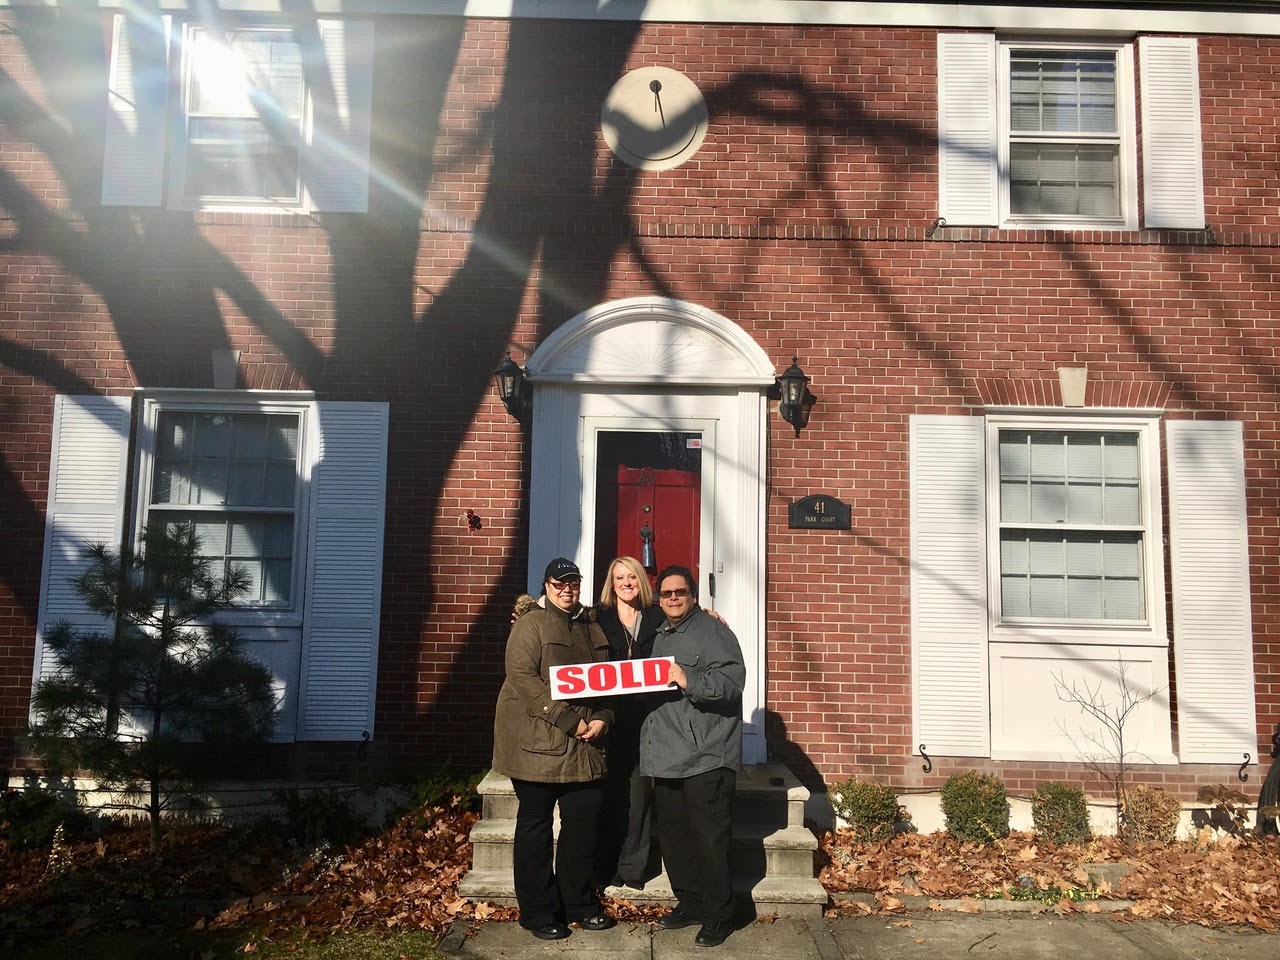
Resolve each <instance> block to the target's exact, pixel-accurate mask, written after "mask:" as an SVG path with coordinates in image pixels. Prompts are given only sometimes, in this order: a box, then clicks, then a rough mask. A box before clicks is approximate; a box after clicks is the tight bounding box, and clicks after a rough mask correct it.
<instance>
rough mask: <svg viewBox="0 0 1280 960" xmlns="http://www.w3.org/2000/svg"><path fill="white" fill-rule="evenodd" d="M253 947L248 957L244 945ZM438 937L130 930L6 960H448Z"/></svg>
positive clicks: (24, 947)
mask: <svg viewBox="0 0 1280 960" xmlns="http://www.w3.org/2000/svg"><path fill="white" fill-rule="evenodd" d="M246 944H252V945H254V946H256V947H257V949H256V951H255V950H253V949H252V948H251V949H250V952H249V953H248V954H246V953H245V945H246ZM435 945H436V937H435V934H433V933H430V932H428V931H426V930H415V931H385V932H384V931H378V932H373V931H368V930H362V931H353V932H338V933H334V934H332V935H330V936H327V937H326V939H324V940H321V941H310V940H303V939H301V938H300V937H297V936H291V937H288V938H286V939H279V938H277V939H272V940H267V939H266V938H264V937H260V936H255V935H252V934H249V933H246V932H245V931H243V930H200V931H191V932H187V933H181V934H174V933H171V932H162V931H146V930H126V931H119V932H111V933H106V932H99V933H87V934H84V935H82V936H78V937H74V938H69V939H61V938H60V939H57V940H48V941H45V942H44V943H24V944H21V945H17V946H15V947H14V948H13V950H12V952H9V951H5V956H6V958H7V960H67V958H68V957H86V958H93V960H231V958H233V957H234V958H236V960H244V958H245V957H246V956H249V957H261V958H262V960H276V958H283V957H288V958H290V960H444V955H443V954H441V953H439V952H438V951H437V950H436V948H435Z"/></svg>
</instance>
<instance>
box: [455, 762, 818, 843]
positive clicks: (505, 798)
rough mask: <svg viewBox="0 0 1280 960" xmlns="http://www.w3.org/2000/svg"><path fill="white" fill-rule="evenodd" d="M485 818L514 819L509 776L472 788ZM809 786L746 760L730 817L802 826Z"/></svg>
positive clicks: (778, 768) (776, 766)
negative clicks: (477, 795)
mask: <svg viewBox="0 0 1280 960" xmlns="http://www.w3.org/2000/svg"><path fill="white" fill-rule="evenodd" d="M476 789H477V792H479V794H480V798H481V801H482V804H483V806H482V808H481V815H482V816H483V817H484V819H486V820H514V819H515V816H516V808H517V807H518V806H519V802H518V801H517V799H516V792H515V788H514V787H512V785H511V779H510V778H509V777H504V776H503V775H502V774H500V773H494V772H493V771H492V770H490V771H489V772H488V773H487V774H485V777H484V779H483V780H482V781H480V785H479V787H477V788H476ZM808 799H809V789H808V787H806V786H804V785H803V784H802V783H801V782H800V781H799V780H797V779H796V778H795V775H794V774H793V773H792V772H791V771H790V770H788V769H787V768H786V767H785V766H783V765H782V764H780V763H760V764H749V765H747V766H746V767H744V768H743V770H742V772H741V773H740V774H738V778H737V786H736V788H735V790H734V794H733V819H734V820H736V821H738V822H739V823H769V824H776V825H779V826H780V825H782V824H786V825H787V826H789V827H802V826H804V805H805V802H806V801H807V800H808Z"/></svg>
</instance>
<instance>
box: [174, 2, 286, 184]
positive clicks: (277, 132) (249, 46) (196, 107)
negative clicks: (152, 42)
mask: <svg viewBox="0 0 1280 960" xmlns="http://www.w3.org/2000/svg"><path fill="white" fill-rule="evenodd" d="M185 50H186V54H187V55H186V60H185V63H184V77H183V97H184V104H185V109H184V110H183V123H184V126H185V131H184V133H185V136H184V143H183V147H184V163H183V169H182V193H183V196H184V197H186V198H188V199H194V200H271V201H277V202H282V203H286V204H297V203H299V202H301V199H302V194H301V188H300V184H299V166H298V162H299V157H300V155H301V146H302V143H303V140H304V132H305V131H304V128H303V125H304V123H305V119H306V116H305V112H304V108H305V105H306V87H305V84H304V82H303V71H302V50H301V47H300V46H299V44H298V41H297V40H296V39H295V37H294V34H293V31H291V30H279V29H276V30H263V29H242V30H227V31H224V30H219V29H216V28H213V27H209V26H204V25H191V26H189V27H188V28H187V37H186V43H185Z"/></svg>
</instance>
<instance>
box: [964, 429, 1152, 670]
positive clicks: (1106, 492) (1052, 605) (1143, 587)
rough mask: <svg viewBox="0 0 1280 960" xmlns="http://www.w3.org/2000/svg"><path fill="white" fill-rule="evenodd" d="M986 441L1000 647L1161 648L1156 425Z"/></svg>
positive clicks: (1032, 432) (1018, 433)
mask: <svg viewBox="0 0 1280 960" xmlns="http://www.w3.org/2000/svg"><path fill="white" fill-rule="evenodd" d="M987 431H988V436H987V450H988V453H987V463H988V469H987V484H988V490H987V498H988V504H989V511H988V517H989V518H990V520H991V522H990V523H989V524H988V540H989V547H988V557H989V560H988V562H989V564H990V566H991V568H992V569H991V575H990V589H991V594H992V597H993V600H994V601H995V602H993V603H992V604H991V617H992V630H993V633H992V639H993V640H998V639H1031V638H1035V639H1049V640H1066V639H1086V640H1088V641H1091V642H1107V643H1110V642H1112V641H1113V640H1115V641H1117V642H1121V643H1157V644H1162V643H1164V642H1165V641H1166V637H1165V634H1164V626H1163V623H1164V616H1163V605H1162V603H1161V601H1160V599H1159V597H1160V594H1159V593H1158V592H1157V591H1161V590H1162V589H1163V584H1162V580H1163V578H1162V576H1161V562H1162V561H1161V554H1160V552H1159V550H1158V544H1159V543H1160V537H1159V535H1158V531H1159V523H1160V492H1159V491H1160V475H1159V457H1158V454H1157V453H1156V450H1157V447H1158V443H1159V434H1158V431H1157V428H1156V421H1155V420H1154V419H1152V420H1142V419H1138V418H1132V419H1130V418H1125V419H1121V420H1109V421H1104V422H1099V421H1098V420H1097V419H1092V420H1090V419H1086V418H1081V419H1078V420H1077V419H1064V418H1039V419H1036V418H1026V417H1019V416H1009V417H1002V416H997V415H993V416H991V417H988V418H987ZM1153 529H1154V530H1155V531H1156V534H1155V535H1154V536H1153V534H1152V530H1153Z"/></svg>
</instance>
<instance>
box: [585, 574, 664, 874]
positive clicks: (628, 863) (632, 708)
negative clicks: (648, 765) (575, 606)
mask: <svg viewBox="0 0 1280 960" xmlns="http://www.w3.org/2000/svg"><path fill="white" fill-rule="evenodd" d="M665 619H666V617H665V616H664V614H663V613H662V611H661V610H660V609H659V608H658V607H656V606H654V603H653V588H652V587H651V586H650V585H649V577H648V575H647V574H646V573H645V571H644V567H642V566H641V565H640V561H639V560H637V559H636V558H635V557H617V558H615V559H614V560H613V562H612V563H610V564H609V569H608V571H607V572H606V574H605V578H604V585H603V586H602V587H601V590H600V603H599V605H598V606H597V607H596V624H597V626H599V627H600V629H601V630H602V631H603V632H604V635H605V638H606V639H607V640H608V641H609V658H610V659H611V660H639V659H643V658H644V657H647V656H649V655H650V654H651V653H652V651H653V641H654V638H655V637H656V636H657V633H658V628H659V627H660V626H662V622H663V621H664V620H665ZM649 701H650V698H649V697H646V696H644V695H643V694H641V695H631V696H625V697H617V698H616V699H615V700H614V703H613V707H614V715H615V716H614V725H613V730H612V732H611V733H610V735H609V748H608V749H609V770H608V774H607V776H606V779H605V801H604V809H603V810H602V811H601V842H600V846H599V848H598V849H599V854H600V858H599V861H598V865H597V868H596V869H597V871H598V873H599V875H600V878H601V880H602V881H607V883H608V884H609V885H611V886H626V887H632V888H635V889H641V888H643V887H644V885H645V883H646V882H647V881H648V880H650V879H651V878H652V877H654V876H656V875H657V870H656V869H655V861H656V857H655V856H654V855H653V780H652V779H651V778H650V777H646V776H643V775H642V774H641V773H640V769H639V761H640V724H641V723H643V722H644V716H645V713H646V712H647V707H648V705H649ZM610 877H612V879H608V878H610Z"/></svg>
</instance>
